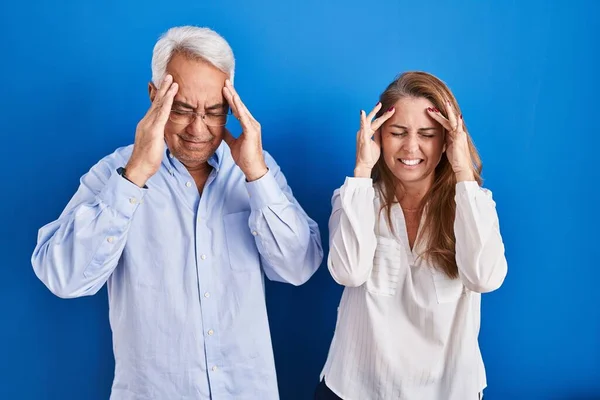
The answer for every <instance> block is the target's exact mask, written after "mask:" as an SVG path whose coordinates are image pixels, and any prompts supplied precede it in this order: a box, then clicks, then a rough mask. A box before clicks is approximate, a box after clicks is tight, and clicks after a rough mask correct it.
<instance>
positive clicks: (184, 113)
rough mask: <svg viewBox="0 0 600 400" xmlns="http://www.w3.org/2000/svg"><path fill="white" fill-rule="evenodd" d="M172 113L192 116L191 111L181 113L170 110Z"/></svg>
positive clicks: (180, 111)
mask: <svg viewBox="0 0 600 400" xmlns="http://www.w3.org/2000/svg"><path fill="white" fill-rule="evenodd" d="M171 112H172V113H174V114H177V115H190V114H193V113H194V112H193V111H183V110H171Z"/></svg>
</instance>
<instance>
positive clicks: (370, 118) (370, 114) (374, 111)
mask: <svg viewBox="0 0 600 400" xmlns="http://www.w3.org/2000/svg"><path fill="white" fill-rule="evenodd" d="M379 110H381V102H379V101H378V102H377V104H376V105H375V108H374V109H372V110H371V112H370V113H369V115H367V120H369V121H373V118H374V117H375V115H376V114H377V113H378V112H379Z"/></svg>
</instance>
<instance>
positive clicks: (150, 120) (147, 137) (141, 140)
mask: <svg viewBox="0 0 600 400" xmlns="http://www.w3.org/2000/svg"><path fill="white" fill-rule="evenodd" d="M177 89H178V85H177V83H175V82H173V77H172V76H171V75H167V76H165V79H164V80H163V82H162V83H161V85H160V88H159V89H158V92H157V93H156V96H155V97H154V100H153V101H152V105H151V106H150V109H149V110H148V112H147V113H146V115H145V116H144V118H142V120H141V121H140V122H139V123H138V125H137V128H136V130H135V142H134V144H133V153H132V154H131V158H130V159H129V161H128V162H127V165H126V166H125V176H126V177H127V179H129V180H130V181H131V182H133V183H135V184H136V185H138V186H139V187H144V185H146V182H147V181H148V179H150V177H151V176H152V175H154V174H155V173H156V172H157V171H158V169H159V168H160V163H161V162H162V159H163V156H164V151H165V125H166V124H167V121H168V120H169V114H170V113H171V106H172V105H173V99H174V98H175V95H176V94H177Z"/></svg>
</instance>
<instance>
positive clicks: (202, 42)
mask: <svg viewBox="0 0 600 400" xmlns="http://www.w3.org/2000/svg"><path fill="white" fill-rule="evenodd" d="M176 53H180V54H184V55H186V56H188V57H191V58H192V59H202V60H204V61H206V62H208V63H210V64H211V65H213V66H215V67H216V68H218V69H219V70H221V71H223V72H224V73H226V74H227V75H229V79H230V80H231V82H233V75H234V72H235V59H234V57H233V51H232V50H231V47H230V46H229V43H227V41H226V40H225V39H224V38H223V37H222V36H221V35H219V34H218V33H217V32H215V31H213V30H212V29H209V28H200V27H196V26H178V27H174V28H171V29H169V30H168V31H167V32H165V33H164V34H163V35H162V36H161V37H160V38H159V39H158V42H156V45H155V46H154V51H153V52H152V82H153V83H154V85H155V86H156V87H159V85H160V84H161V82H162V81H163V79H164V77H165V74H166V71H167V64H168V63H169V61H171V58H172V57H173V55H174V54H176Z"/></svg>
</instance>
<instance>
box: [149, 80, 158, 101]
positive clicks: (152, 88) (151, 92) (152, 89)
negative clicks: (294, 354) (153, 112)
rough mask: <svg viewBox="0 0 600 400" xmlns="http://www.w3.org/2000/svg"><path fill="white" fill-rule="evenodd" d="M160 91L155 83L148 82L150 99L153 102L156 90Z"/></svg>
mask: <svg viewBox="0 0 600 400" xmlns="http://www.w3.org/2000/svg"><path fill="white" fill-rule="evenodd" d="M157 91H158V89H156V86H154V83H152V82H148V95H149V96H150V101H151V102H153V101H154V98H155V97H156V92H157Z"/></svg>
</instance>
